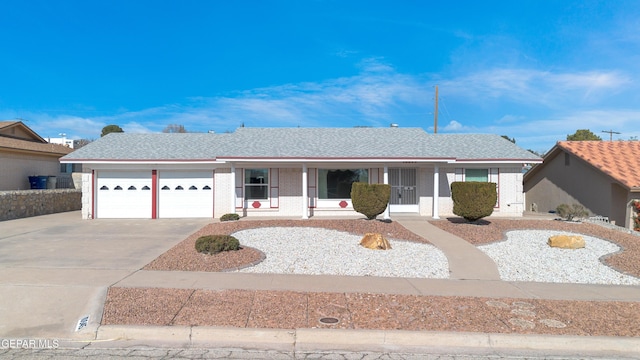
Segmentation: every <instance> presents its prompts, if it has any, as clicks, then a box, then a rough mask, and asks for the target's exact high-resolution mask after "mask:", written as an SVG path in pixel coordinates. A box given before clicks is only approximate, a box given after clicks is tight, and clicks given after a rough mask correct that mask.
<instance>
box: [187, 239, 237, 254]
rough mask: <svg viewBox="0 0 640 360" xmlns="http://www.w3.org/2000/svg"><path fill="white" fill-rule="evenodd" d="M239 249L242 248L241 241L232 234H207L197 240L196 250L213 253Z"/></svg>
mask: <svg viewBox="0 0 640 360" xmlns="http://www.w3.org/2000/svg"><path fill="white" fill-rule="evenodd" d="M238 249H240V242H239V241H238V239H236V238H234V237H233V236H231V235H205V236H201V237H199V238H198V240H196V251H197V252H199V253H203V254H211V255H213V254H217V253H219V252H222V251H230V250H238Z"/></svg>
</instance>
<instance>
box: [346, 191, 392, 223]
mask: <svg viewBox="0 0 640 360" xmlns="http://www.w3.org/2000/svg"><path fill="white" fill-rule="evenodd" d="M390 197H391V186H390V185H387V184H367V183H363V182H354V183H353V185H351V203H352V204H353V209H354V210H355V211H357V212H359V213H360V214H362V215H364V216H366V217H367V219H369V220H373V219H375V218H376V216H378V215H380V214H382V213H383V212H384V210H385V209H386V208H387V205H388V204H389V198H390Z"/></svg>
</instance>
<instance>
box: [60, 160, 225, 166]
mask: <svg viewBox="0 0 640 360" xmlns="http://www.w3.org/2000/svg"><path fill="white" fill-rule="evenodd" d="M60 162H61V163H63V164H86V165H94V164H96V165H97V164H110V165H185V164H207V165H221V164H225V162H223V161H211V160H74V159H60Z"/></svg>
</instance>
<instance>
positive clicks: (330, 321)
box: [320, 317, 340, 325]
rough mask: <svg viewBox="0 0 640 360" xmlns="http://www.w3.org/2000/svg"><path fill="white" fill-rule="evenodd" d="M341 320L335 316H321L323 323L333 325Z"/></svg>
mask: <svg viewBox="0 0 640 360" xmlns="http://www.w3.org/2000/svg"><path fill="white" fill-rule="evenodd" d="M339 321H340V320H338V319H336V318H334V317H323V318H320V322H321V323H322V324H326V325H333V324H337V323H338V322H339Z"/></svg>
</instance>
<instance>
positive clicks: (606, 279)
mask: <svg viewBox="0 0 640 360" xmlns="http://www.w3.org/2000/svg"><path fill="white" fill-rule="evenodd" d="M560 234H567V233H566V232H560V231H548V230H516V231H509V232H507V233H506V240H505V241H502V242H497V243H493V244H488V245H481V246H478V248H479V249H480V250H482V251H483V252H484V253H486V254H487V255H489V257H491V258H492V259H493V261H495V262H496V264H497V265H498V271H499V272H500V278H501V279H502V280H505V281H537V282H555V283H576V284H611V285H639V284H640V279H638V278H636V277H633V276H629V275H625V274H622V273H620V272H618V271H615V270H613V269H612V268H610V267H609V266H606V265H604V264H603V263H602V262H600V258H601V257H603V256H607V255H609V254H614V253H616V252H618V251H620V247H619V246H617V245H615V244H614V243H611V242H609V241H605V240H602V239H598V238H596V237H593V236H586V235H583V236H582V237H583V239H584V241H585V247H584V248H581V249H560V248H555V247H550V246H549V245H548V244H547V240H548V239H549V237H551V236H554V235H560ZM639 240H640V239H639Z"/></svg>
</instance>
